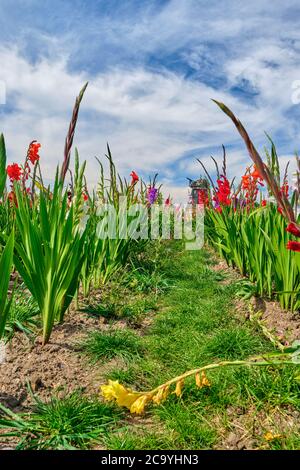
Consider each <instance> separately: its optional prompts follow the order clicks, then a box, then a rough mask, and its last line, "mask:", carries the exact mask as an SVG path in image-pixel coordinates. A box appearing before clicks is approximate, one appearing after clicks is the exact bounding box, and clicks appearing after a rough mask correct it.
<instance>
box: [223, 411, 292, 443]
mask: <svg viewBox="0 0 300 470" xmlns="http://www.w3.org/2000/svg"><path fill="white" fill-rule="evenodd" d="M299 418H300V412H299V411H297V410H292V409H289V408H287V409H286V410H279V409H278V408H274V409H271V410H269V412H268V411H266V410H260V411H257V410H256V409H255V408H254V407H253V408H250V409H248V410H242V409H237V408H234V407H230V408H229V409H228V410H227V422H226V424H225V425H224V423H222V422H221V420H220V422H219V423H216V424H217V425H219V426H218V427H219V429H221V439H220V440H219V443H218V446H217V448H218V450H255V449H256V450H267V449H269V448H270V443H271V440H272V439H271V440H270V441H268V439H267V435H268V434H269V433H271V435H272V436H273V438H275V439H276V436H278V437H279V438H280V440H281V441H282V440H284V439H287V438H288V437H289V435H291V434H293V433H294V432H295V431H298V428H299ZM283 429H284V434H283V433H282V430H283Z"/></svg>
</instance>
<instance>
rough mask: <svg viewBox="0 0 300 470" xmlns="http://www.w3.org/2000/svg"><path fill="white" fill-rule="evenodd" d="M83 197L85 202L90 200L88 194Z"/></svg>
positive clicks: (83, 194)
mask: <svg viewBox="0 0 300 470" xmlns="http://www.w3.org/2000/svg"><path fill="white" fill-rule="evenodd" d="M82 197H83V200H84V201H88V200H89V196H88V194H87V193H82Z"/></svg>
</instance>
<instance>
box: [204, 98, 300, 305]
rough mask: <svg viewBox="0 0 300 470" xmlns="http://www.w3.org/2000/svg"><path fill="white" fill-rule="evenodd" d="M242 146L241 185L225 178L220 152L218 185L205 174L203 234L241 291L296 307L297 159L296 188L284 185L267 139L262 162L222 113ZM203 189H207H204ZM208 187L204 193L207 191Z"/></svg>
mask: <svg viewBox="0 0 300 470" xmlns="http://www.w3.org/2000/svg"><path fill="white" fill-rule="evenodd" d="M218 104H219V106H220V107H221V108H222V109H223V110H224V111H225V112H226V114H228V115H229V116H230V117H231V119H232V120H233V122H234V123H235V125H236V126H237V129H238V130H239V132H240V133H241V135H242V137H243V139H244V140H245V143H246V146H247V148H248V151H249V154H250V156H251V158H252V160H253V164H252V165H250V166H249V167H248V168H247V169H246V171H245V174H244V175H243V176H242V177H241V180H240V182H237V181H236V179H233V180H230V179H229V177H228V175H227V165H226V153H225V150H224V155H223V165H222V169H219V165H218V163H217V162H216V160H215V159H213V160H214V162H215V165H216V173H217V180H216V183H214V181H213V179H212V178H211V176H210V175H209V174H208V172H207V171H206V168H205V167H204V165H203V163H202V162H201V161H200V163H201V165H202V167H203V169H204V171H205V173H206V180H205V181H206V183H207V182H209V185H207V184H206V187H205V189H200V191H199V202H200V203H201V204H203V205H204V206H205V228H206V237H207V240H208V242H209V243H210V244H211V245H212V246H213V247H214V248H215V249H216V250H217V252H218V253H219V255H220V256H221V257H222V258H224V259H225V260H226V262H227V264H228V265H230V266H232V267H235V268H237V269H238V270H239V271H240V273H241V274H242V275H243V276H246V277H248V279H249V281H250V283H251V284H250V283H248V284H247V283H245V284H244V286H245V288H244V291H245V292H247V290H249V292H252V293H253V292H254V293H255V294H256V295H259V296H267V297H268V298H276V299H277V300H279V302H280V305H281V307H282V308H283V309H290V310H292V311H295V310H298V309H299V307H300V289H299V288H300V253H299V251H300V243H299V242H298V241H297V238H299V237H300V228H299V216H298V209H299V207H298V201H299V181H300V180H299V176H300V173H299V159H298V157H297V156H296V160H297V171H296V172H295V174H294V178H293V179H294V184H293V185H291V184H289V181H288V165H287V167H286V169H285V171H284V174H283V175H282V174H281V172H280V166H279V159H278V155H277V152H276V148H275V145H274V143H273V142H272V140H271V139H270V137H268V139H269V141H270V143H271V150H270V151H268V150H267V149H266V150H265V152H266V161H265V162H264V161H263V160H262V158H261V157H260V155H259V154H258V152H257V151H256V149H255V147H254V145H253V143H252V142H251V140H250V138H249V136H248V134H247V132H246V131H245V129H244V127H243V126H242V124H241V123H240V121H238V120H237V119H236V117H235V116H234V115H233V114H232V112H231V111H230V110H229V109H228V108H226V107H225V105H223V104H221V103H218ZM204 186H205V185H204ZM207 186H208V188H207Z"/></svg>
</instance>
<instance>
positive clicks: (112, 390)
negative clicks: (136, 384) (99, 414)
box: [100, 372, 210, 414]
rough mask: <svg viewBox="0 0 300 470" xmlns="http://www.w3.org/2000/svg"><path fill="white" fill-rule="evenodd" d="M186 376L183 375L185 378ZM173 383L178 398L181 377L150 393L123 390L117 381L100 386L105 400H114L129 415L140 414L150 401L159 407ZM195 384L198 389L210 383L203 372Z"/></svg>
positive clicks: (129, 389) (128, 389) (182, 381)
mask: <svg viewBox="0 0 300 470" xmlns="http://www.w3.org/2000/svg"><path fill="white" fill-rule="evenodd" d="M186 375H187V374H184V376H186ZM173 383H175V384H176V385H175V390H174V392H172V393H174V394H175V395H177V396H178V397H181V395H182V389H183V386H184V378H183V377H182V376H180V377H175V379H172V380H170V381H169V382H166V383H165V384H163V385H160V386H159V387H157V388H155V389H154V390H151V391H150V392H135V391H134V390H132V389H131V388H125V387H124V385H122V384H120V383H119V382H118V380H115V381H114V380H109V381H108V384H107V385H101V387H100V389H101V394H102V396H103V397H104V399H105V400H107V401H111V400H116V403H117V404H118V405H119V406H124V407H125V408H128V409H129V410H130V413H136V414H142V413H143V412H144V410H145V407H146V405H147V404H148V403H150V402H151V401H152V402H153V403H155V404H156V405H160V403H162V402H163V401H165V400H166V398H167V397H168V395H169V394H170V385H171V384H173ZM196 383H197V385H198V387H200V388H202V387H209V386H210V382H209V381H208V379H207V377H206V375H205V372H202V373H201V377H200V375H199V377H198V378H197V376H196Z"/></svg>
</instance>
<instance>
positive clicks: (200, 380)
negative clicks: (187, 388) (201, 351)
mask: <svg viewBox="0 0 300 470" xmlns="http://www.w3.org/2000/svg"><path fill="white" fill-rule="evenodd" d="M195 378H196V385H197V387H199V388H203V387H210V385H211V384H210V381H209V380H208V378H207V377H206V375H205V372H204V370H203V371H202V372H201V376H200V374H199V372H197V374H196V376H195Z"/></svg>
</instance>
